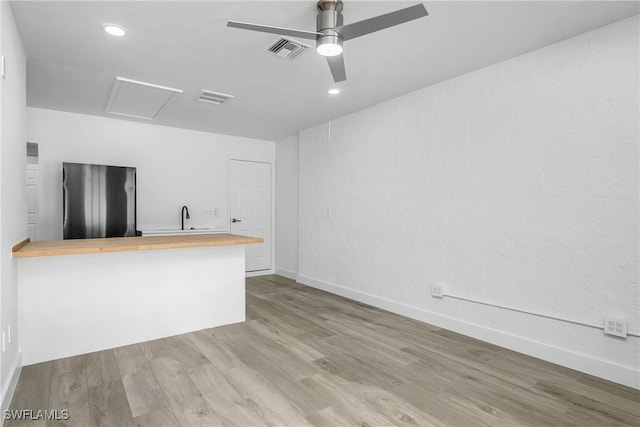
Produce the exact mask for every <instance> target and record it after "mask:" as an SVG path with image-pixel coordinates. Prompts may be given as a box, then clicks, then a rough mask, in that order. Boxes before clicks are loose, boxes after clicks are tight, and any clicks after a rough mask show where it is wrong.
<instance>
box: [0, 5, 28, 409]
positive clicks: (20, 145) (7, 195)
mask: <svg viewBox="0 0 640 427" xmlns="http://www.w3.org/2000/svg"><path fill="white" fill-rule="evenodd" d="M0 15H1V17H0V18H1V21H0V34H1V35H0V40H1V44H0V46H1V50H0V52H1V53H2V54H3V55H4V57H5V60H6V61H5V64H6V73H5V78H4V79H2V78H0V97H1V98H2V103H1V104H2V105H1V106H0V129H1V133H0V170H1V171H2V173H1V175H0V205H1V206H2V211H1V213H0V280H1V285H0V319H1V325H2V333H3V334H5V339H6V352H2V353H0V368H1V369H0V371H1V375H0V390H1V393H2V394H1V395H0V402H2V409H3V410H4V409H5V408H6V406H7V405H8V403H9V402H8V400H9V399H10V397H11V392H12V390H11V388H12V387H13V386H15V381H16V380H17V375H16V374H17V373H18V372H19V367H20V353H19V349H20V344H19V339H18V337H19V329H18V287H17V266H16V262H15V260H13V259H11V247H12V246H13V245H15V244H16V243H18V242H19V241H21V240H22V239H24V238H26V236H27V217H26V212H27V207H26V182H25V164H26V139H25V136H26V113H25V108H26V61H25V56H24V50H23V49H22V43H21V41H20V36H19V35H18V32H17V30H16V27H15V22H14V19H13V14H12V12H11V6H10V5H9V2H6V1H2V2H0ZM9 327H11V342H9Z"/></svg>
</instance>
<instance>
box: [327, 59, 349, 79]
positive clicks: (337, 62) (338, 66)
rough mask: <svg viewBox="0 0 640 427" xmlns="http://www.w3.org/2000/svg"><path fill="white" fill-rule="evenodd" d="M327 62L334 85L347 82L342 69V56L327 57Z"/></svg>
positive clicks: (345, 73)
mask: <svg viewBox="0 0 640 427" xmlns="http://www.w3.org/2000/svg"><path fill="white" fill-rule="evenodd" d="M327 62H328V63H329V69H330V70H331V74H333V81H334V82H336V83H339V82H343V81H345V80H347V72H346V71H345V69H344V56H343V55H336V56H327Z"/></svg>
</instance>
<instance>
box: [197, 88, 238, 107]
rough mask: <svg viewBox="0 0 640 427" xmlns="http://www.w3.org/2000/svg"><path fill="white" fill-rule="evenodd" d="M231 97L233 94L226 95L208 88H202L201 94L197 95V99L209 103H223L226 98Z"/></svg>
mask: <svg viewBox="0 0 640 427" xmlns="http://www.w3.org/2000/svg"><path fill="white" fill-rule="evenodd" d="M231 98H233V95H227V94H225V93H219V92H213V91H210V90H205V89H202V94H200V96H199V97H198V99H197V100H198V101H202V102H208V103H209V104H216V105H220V104H224V103H225V102H227V101H228V100H230V99H231Z"/></svg>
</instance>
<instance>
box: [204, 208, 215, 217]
mask: <svg viewBox="0 0 640 427" xmlns="http://www.w3.org/2000/svg"><path fill="white" fill-rule="evenodd" d="M212 215H213V211H212V210H211V209H205V210H204V216H212Z"/></svg>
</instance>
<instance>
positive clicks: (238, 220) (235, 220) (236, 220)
mask: <svg viewBox="0 0 640 427" xmlns="http://www.w3.org/2000/svg"><path fill="white" fill-rule="evenodd" d="M231 222H242V220H241V219H235V218H233V219H232V220H231Z"/></svg>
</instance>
